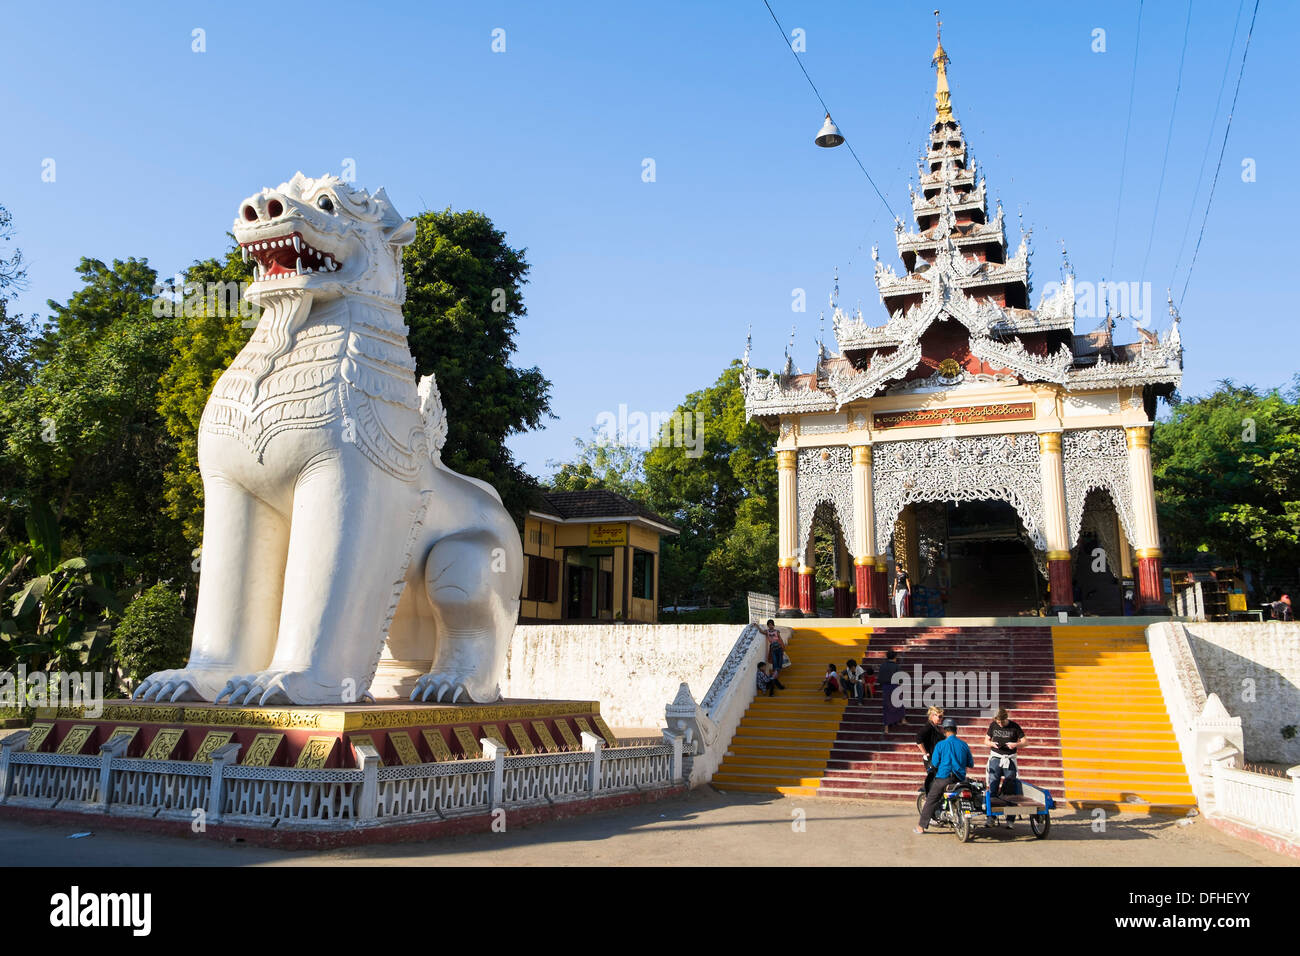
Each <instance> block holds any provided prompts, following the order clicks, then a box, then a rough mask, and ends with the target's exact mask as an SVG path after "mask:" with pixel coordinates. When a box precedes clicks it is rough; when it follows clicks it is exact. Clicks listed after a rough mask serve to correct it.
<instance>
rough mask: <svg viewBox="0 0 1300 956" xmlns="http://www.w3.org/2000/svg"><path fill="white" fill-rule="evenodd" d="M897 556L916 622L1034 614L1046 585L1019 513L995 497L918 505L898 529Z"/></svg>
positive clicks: (910, 509) (906, 513) (901, 519)
mask: <svg viewBox="0 0 1300 956" xmlns="http://www.w3.org/2000/svg"><path fill="white" fill-rule="evenodd" d="M894 554H895V559H896V560H897V559H898V558H899V557H902V558H903V563H904V566H906V567H907V568H908V571H909V573H910V574H911V579H912V588H913V596H912V613H913V614H914V615H916V616H918V617H940V616H949V617H1017V616H1022V615H1037V614H1038V613H1039V611H1040V608H1041V607H1042V606H1043V601H1044V596H1045V591H1046V580H1045V578H1044V577H1043V576H1042V574H1041V571H1040V569H1039V567H1038V564H1039V563H1040V562H1039V561H1036V560H1035V553H1034V550H1033V548H1032V546H1031V544H1030V538H1029V534H1028V532H1027V531H1026V529H1025V526H1024V523H1023V522H1022V521H1021V519H1020V516H1019V514H1018V513H1017V512H1016V509H1015V508H1014V507H1012V505H1010V504H1009V503H1007V502H1005V501H1000V500H997V499H987V498H986V499H976V500H973V501H921V502H915V503H913V504H911V505H908V506H907V507H906V508H905V509H904V510H903V513H902V514H901V515H900V516H899V518H898V521H897V522H896V524H895V534H894Z"/></svg>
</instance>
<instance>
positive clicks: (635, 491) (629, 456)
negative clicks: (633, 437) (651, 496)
mask: <svg viewBox="0 0 1300 956" xmlns="http://www.w3.org/2000/svg"><path fill="white" fill-rule="evenodd" d="M573 443H574V445H575V446H577V449H578V455H577V457H576V458H575V459H574V460H573V461H569V462H564V463H563V464H561V465H559V466H558V469H557V470H556V472H555V474H553V475H552V476H551V478H550V481H549V482H548V484H549V485H550V487H551V489H552V490H553V491H594V490H597V489H601V490H605V491H613V492H615V493H617V494H620V495H623V496H624V497H626V498H631V499H632V500H633V501H644V500H645V497H646V485H645V452H643V451H642V450H641V449H639V448H636V447H635V446H632V445H626V444H623V443H620V442H613V441H609V440H608V439H602V438H600V437H595V438H592V439H591V440H590V441H585V442H584V441H583V440H582V439H581V438H575V439H574V440H573ZM548 464H550V465H551V466H552V467H555V466H556V465H557V463H556V462H548Z"/></svg>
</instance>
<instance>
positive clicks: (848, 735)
mask: <svg viewBox="0 0 1300 956" xmlns="http://www.w3.org/2000/svg"><path fill="white" fill-rule="evenodd" d="M888 650H895V651H897V652H898V660H899V662H900V666H901V667H902V668H903V669H904V670H905V671H906V672H907V673H908V674H909V675H910V676H913V677H914V676H915V673H916V670H915V669H916V667H917V666H919V667H920V668H921V671H922V673H926V672H939V673H942V674H944V675H945V677H946V675H948V674H950V673H958V672H961V673H969V672H974V673H975V674H976V675H977V676H978V675H980V674H983V675H985V677H986V683H985V688H986V690H987V691H988V692H989V696H996V701H994V702H992V703H991V704H990V705H989V706H981V704H982V702H981V701H980V700H979V699H978V696H977V695H975V696H976V699H971V696H972V695H969V694H968V695H967V697H966V706H962V707H957V706H947V705H945V704H944V700H943V694H944V692H943V691H939V692H938V693H939V697H938V698H936V700H935V702H936V703H938V704H940V706H943V707H944V716H945V717H952V718H954V719H956V721H957V727H958V730H957V733H958V736H960V737H961V738H962V739H963V740H965V741H966V743H967V744H969V745H970V748H971V752H972V753H973V755H974V757H975V770H976V772H978V773H979V774H980V776H983V773H984V768H985V767H986V766H987V764H988V748H986V747H984V746H983V745H982V744H981V741H983V739H984V734H985V732H986V731H987V730H988V725H989V723H990V721H991V720H992V717H993V710H994V709H995V708H996V707H997V706H1002V707H1006V708H1007V710H1009V711H1010V712H1011V717H1012V719H1013V720H1015V721H1016V722H1017V723H1019V724H1020V726H1021V727H1022V728H1023V729H1024V731H1025V735H1026V736H1027V737H1028V738H1029V741H1030V743H1029V745H1028V746H1027V747H1026V751H1025V755H1024V756H1023V757H1022V758H1021V759H1020V773H1021V775H1022V776H1024V778H1025V779H1026V780H1029V781H1031V782H1032V783H1035V784H1037V785H1038V786H1041V787H1045V788H1046V789H1048V790H1050V791H1051V792H1053V793H1055V794H1059V793H1060V792H1061V788H1062V786H1063V785H1064V782H1065V781H1064V777H1063V775H1062V771H1061V739H1060V732H1059V730H1058V728H1057V725H1056V687H1055V680H1054V676H1055V675H1054V672H1053V664H1052V642H1051V633H1050V631H1049V629H1048V628H1045V627H1044V628H1037V627H1035V628H1026V627H1008V628H999V627H979V628H969V627H967V628H961V627H921V628H916V627H897V628H881V629H878V630H875V631H874V632H873V633H872V634H871V637H870V644H869V645H868V652H867V654H866V657H867V659H868V661H869V662H870V663H871V664H872V666H874V667H875V668H876V670H877V671H879V670H880V665H881V663H883V662H884V660H885V652H886V651H888ZM994 675H996V676H997V688H996V689H997V693H996V695H993V694H992V691H993V689H994V688H993V683H992V681H993V676H994ZM912 683H913V685H915V680H913V681H912ZM951 699H952V700H955V699H956V698H951ZM917 700H918V703H924V701H923V700H922V699H921V698H920V697H919V696H918V698H917ZM927 706H928V704H927V705H924V706H915V707H909V708H908V720H907V722H908V724H909V726H908V728H906V729H905V730H904V731H902V732H899V731H895V732H894V733H891V734H886V733H885V732H884V724H883V721H882V719H881V718H882V707H881V701H880V700H879V699H876V700H873V701H868V702H866V703H865V704H862V705H856V704H850V705H849V707H848V711H847V713H846V715H845V719H844V721H843V723H842V725H841V727H840V728H839V733H838V735H837V738H836V741H835V745H834V747H833V748H832V751H831V756H830V759H829V760H828V761H827V765H826V772H825V773H824V774H823V775H822V779H821V781H820V782H819V786H818V788H817V792H818V794H819V795H821V796H827V797H869V798H873V799H887V798H891V797H902V798H908V799H910V798H912V797H914V796H915V794H916V791H917V788H918V787H919V786H920V784H921V782H922V780H923V779H924V777H925V768H924V765H923V764H922V761H921V754H920V751H918V750H917V749H916V733H917V731H919V730H920V729H921V725H922V723H923V722H924V720H925V719H926V717H925V713H926V709H927Z"/></svg>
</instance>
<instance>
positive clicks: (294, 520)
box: [134, 173, 523, 705]
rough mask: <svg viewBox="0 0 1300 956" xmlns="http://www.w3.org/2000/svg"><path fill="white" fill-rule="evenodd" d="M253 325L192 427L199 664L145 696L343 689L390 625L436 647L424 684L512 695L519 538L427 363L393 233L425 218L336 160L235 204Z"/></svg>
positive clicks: (466, 695)
mask: <svg viewBox="0 0 1300 956" xmlns="http://www.w3.org/2000/svg"><path fill="white" fill-rule="evenodd" d="M234 232H235V238H236V239H237V240H238V242H239V244H240V246H241V247H242V248H243V250H244V255H245V257H250V256H251V257H252V258H253V259H254V260H255V263H256V273H257V274H256V281H255V282H253V283H252V284H251V285H250V287H249V289H248V291H247V293H246V298H247V299H248V301H249V302H251V303H253V304H255V305H259V306H261V308H262V310H263V311H262V315H261V317H260V319H259V320H258V323H257V328H256V330H255V331H254V332H253V335H252V338H251V339H250V340H249V342H248V344H247V345H245V346H244V349H243V350H242V351H241V352H240V353H239V355H238V356H237V357H236V358H235V360H234V362H233V363H232V364H231V366H230V368H228V369H227V370H226V371H225V373H224V374H223V375H222V376H221V378H220V379H219V380H218V382H217V384H216V386H215V388H214V389H213V391H212V395H211V397H210V398H209V399H208V403H207V406H206V407H205V408H204V411H203V419H202V422H201V424H200V426H199V471H200V473H201V475H202V477H203V493H204V499H205V514H204V522H203V550H202V557H201V562H202V563H201V570H200V577H199V596H198V613H197V616H196V618H195V621H194V638H193V642H192V645H191V648H190V658H189V662H188V663H187V664H186V666H185V667H182V668H179V669H177V670H165V671H160V672H158V673H156V674H152V675H151V676H149V677H148V678H147V679H146V680H145V681H144V682H143V683H142V684H141V685H140V686H139V687H138V688H137V689H136V691H135V694H134V696H135V697H136V698H138V699H143V700H155V701H180V700H205V701H216V702H218V703H221V702H223V701H224V702H226V703H229V704H256V705H265V704H273V703H274V704H283V703H290V704H325V703H349V702H352V701H356V700H359V699H363V698H364V697H367V696H369V688H370V684H371V681H372V680H373V679H374V675H375V669H376V666H377V664H378V662H379V658H380V655H381V653H382V652H383V649H384V641H385V639H386V638H387V637H388V636H389V634H390V633H400V634H401V635H402V638H401V640H402V644H403V648H402V650H403V653H402V655H401V656H403V657H406V658H409V659H422V660H431V661H432V662H433V664H432V669H431V670H430V671H429V673H428V674H425V675H424V676H422V677H421V678H420V679H419V681H418V682H417V683H416V685H415V691H414V693H413V694H412V695H411V699H412V700H415V699H417V698H418V699H420V700H439V701H443V700H445V701H449V702H452V703H455V702H457V701H460V700H468V701H475V702H479V703H484V702H489V701H494V700H497V699H499V698H500V686H499V678H500V675H501V672H502V669H503V667H504V665H505V655H506V648H507V645H508V643H509V640H510V635H511V632H512V631H513V629H514V624H515V620H516V618H517V616H518V610H519V591H520V583H521V581H522V575H523V553H522V548H521V546H520V540H519V534H518V531H517V530H516V528H515V524H514V522H513V521H512V520H511V518H510V516H509V515H508V514H507V513H506V510H505V509H504V508H503V507H502V505H501V499H500V497H499V496H498V495H497V493H496V491H495V490H494V489H493V488H492V487H491V486H490V485H488V484H486V483H485V482H482V481H479V480H477V479H474V478H468V477H466V476H464V475H460V474H457V473H456V472H454V471H451V470H450V469H448V468H447V467H446V466H444V465H443V464H442V461H441V457H440V450H441V448H442V444H443V442H444V441H445V439H446V435H447V423H446V420H445V418H444V417H443V408H442V400H441V398H440V396H439V394H438V389H437V386H436V384H435V383H434V380H433V377H432V376H426V377H425V378H424V379H423V380H421V382H420V383H419V385H418V387H417V385H416V380H415V360H414V359H413V358H412V357H411V351H410V348H409V346H408V345H407V340H406V333H407V327H406V326H405V325H404V324H403V322H402V310H401V306H402V303H403V301H404V300H405V298H406V288H405V285H404V283H403V281H402V259H401V250H402V247H403V246H404V245H406V244H407V243H409V242H410V241H411V240H412V239H413V238H414V236H415V224H414V223H413V222H411V221H409V220H405V219H403V218H402V217H401V216H399V215H398V214H397V212H396V211H395V210H394V209H393V206H392V204H391V203H390V202H389V200H388V196H387V195H386V194H385V193H384V190H382V189H380V190H379V191H378V192H376V193H375V194H374V195H373V196H372V195H370V194H369V193H367V192H366V191H365V190H363V189H354V188H352V187H350V186H349V185H347V184H346V183H344V182H343V181H342V180H340V179H337V178H335V177H333V176H324V177H322V178H320V179H308V178H306V177H305V176H303V175H302V173H298V174H297V175H295V176H294V177H293V179H292V180H290V181H289V182H287V183H282V184H281V185H280V186H279V187H278V188H277V189H263V190H262V191H261V192H260V193H257V194H255V195H253V196H250V197H248V198H247V199H245V200H244V201H243V202H241V203H240V204H239V215H238V217H237V218H236V220H235V227H234Z"/></svg>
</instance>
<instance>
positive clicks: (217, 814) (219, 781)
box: [101, 741, 240, 823]
mask: <svg viewBox="0 0 1300 956" xmlns="http://www.w3.org/2000/svg"><path fill="white" fill-rule="evenodd" d="M239 748H240V744H238V743H236V742H235V741H231V742H230V743H228V744H226V745H225V746H224V747H218V748H217V749H216V750H214V751H212V775H211V777H209V783H208V822H209V823H220V822H221V808H222V807H223V806H225V803H226V767H230V766H234V763H235V758H236V757H238V756H239ZM123 749H125V748H123ZM101 751H102V748H101Z"/></svg>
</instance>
